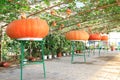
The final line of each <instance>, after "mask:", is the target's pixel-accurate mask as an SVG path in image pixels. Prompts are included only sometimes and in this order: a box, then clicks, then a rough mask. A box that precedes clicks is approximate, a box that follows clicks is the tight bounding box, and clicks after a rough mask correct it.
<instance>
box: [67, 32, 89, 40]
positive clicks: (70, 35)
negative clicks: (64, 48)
mask: <svg viewBox="0 0 120 80" xmlns="http://www.w3.org/2000/svg"><path fill="white" fill-rule="evenodd" d="M65 37H66V39H68V40H88V38H89V34H88V33H87V32H85V31H84V30H72V31H69V32H67V33H66V34H65Z"/></svg>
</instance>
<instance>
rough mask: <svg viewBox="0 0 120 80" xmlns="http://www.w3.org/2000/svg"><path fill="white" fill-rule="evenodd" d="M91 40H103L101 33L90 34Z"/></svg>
mask: <svg viewBox="0 0 120 80" xmlns="http://www.w3.org/2000/svg"><path fill="white" fill-rule="evenodd" d="M89 40H101V35H100V34H99V33H94V34H90V37H89Z"/></svg>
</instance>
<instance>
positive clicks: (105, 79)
mask: <svg viewBox="0 0 120 80" xmlns="http://www.w3.org/2000/svg"><path fill="white" fill-rule="evenodd" d="M70 59H71V57H70V56H66V57H61V58H57V59H52V60H47V61H45V64H46V74H47V78H46V80H120V53H119V52H115V51H113V52H110V51H109V52H102V54H101V56H100V57H98V55H97V54H96V55H94V56H93V55H92V56H90V57H87V62H86V63H84V62H83V58H82V57H75V62H74V64H71V63H70ZM19 75H20V69H19V67H12V68H0V80H19V77H20V76H19ZM24 80H44V76H43V69H42V65H41V64H39V65H29V66H25V67H24Z"/></svg>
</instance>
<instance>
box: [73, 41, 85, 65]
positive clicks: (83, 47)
mask: <svg viewBox="0 0 120 80" xmlns="http://www.w3.org/2000/svg"><path fill="white" fill-rule="evenodd" d="M83 44H84V43H83ZM83 44H82V45H81V46H82V49H83V54H75V53H74V51H75V41H72V49H71V52H72V57H71V63H73V62H74V57H75V56H83V57H84V62H86V55H85V46H83Z"/></svg>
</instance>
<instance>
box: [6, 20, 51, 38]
mask: <svg viewBox="0 0 120 80" xmlns="http://www.w3.org/2000/svg"><path fill="white" fill-rule="evenodd" d="M48 32H49V26H48V24H47V22H46V21H45V20H42V19H39V18H29V19H20V20H14V21H13V22H11V23H10V24H9V25H8V26H7V28H6V33H7V35H8V36H9V37H10V38H14V39H17V38H44V37H45V36H46V35H47V34H48Z"/></svg>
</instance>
